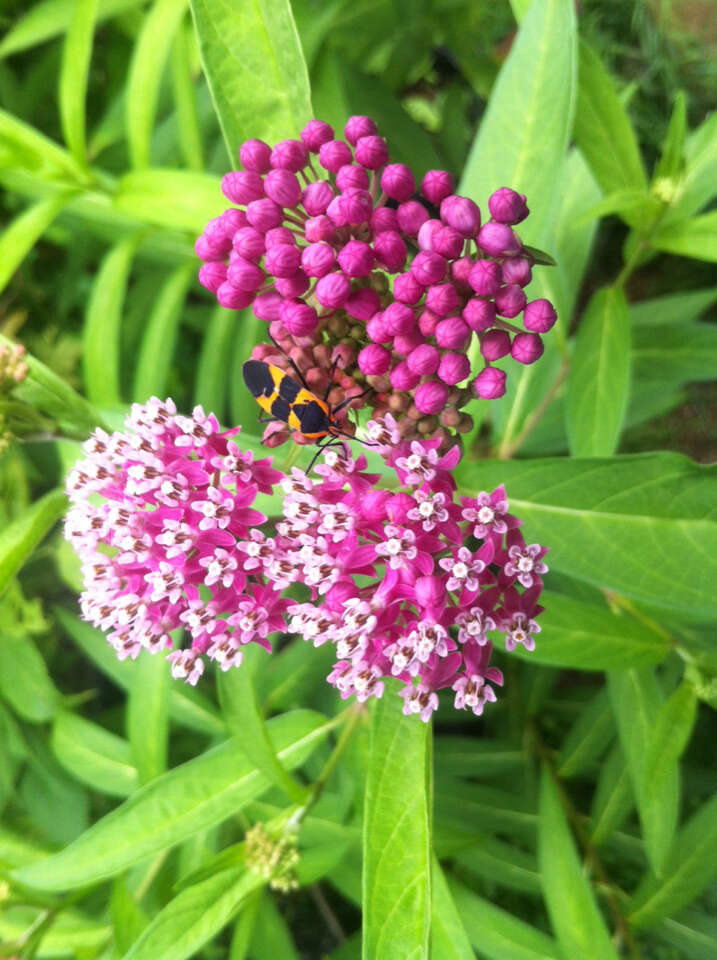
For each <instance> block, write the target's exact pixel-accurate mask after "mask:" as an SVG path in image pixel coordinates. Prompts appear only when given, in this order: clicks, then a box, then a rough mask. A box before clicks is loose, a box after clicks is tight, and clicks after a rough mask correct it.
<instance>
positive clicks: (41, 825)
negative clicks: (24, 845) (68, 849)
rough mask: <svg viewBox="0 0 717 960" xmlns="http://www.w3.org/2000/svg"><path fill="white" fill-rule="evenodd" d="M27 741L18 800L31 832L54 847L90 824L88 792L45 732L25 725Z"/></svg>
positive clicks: (66, 842)
mask: <svg viewBox="0 0 717 960" xmlns="http://www.w3.org/2000/svg"><path fill="white" fill-rule="evenodd" d="M25 736H26V738H27V740H28V743H29V745H30V753H29V755H28V759H27V767H26V770H25V774H24V775H23V778H22V780H21V781H20V789H19V791H18V795H17V802H18V804H19V805H20V806H21V808H22V810H23V814H24V816H25V817H27V820H28V822H30V823H32V826H33V834H34V836H40V837H41V838H43V839H44V840H46V841H48V842H49V843H50V844H51V845H52V846H53V847H57V846H64V845H65V844H68V843H71V842H72V841H73V840H75V839H76V838H77V837H79V836H80V835H81V834H83V833H84V831H85V830H87V827H88V825H89V819H90V818H89V806H90V804H89V795H88V793H87V790H86V789H85V787H84V786H82V785H81V784H79V783H78V782H77V781H76V780H74V779H73V778H72V777H70V776H68V775H67V774H66V773H65V771H64V770H63V769H62V767H61V766H60V765H59V763H58V762H57V760H56V759H55V756H54V754H53V753H52V752H51V750H50V747H49V745H48V744H47V742H46V738H45V736H44V735H42V736H41V735H40V734H39V733H38V734H35V731H34V730H30V729H28V728H27V727H26V728H25Z"/></svg>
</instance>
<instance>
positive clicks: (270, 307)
mask: <svg viewBox="0 0 717 960" xmlns="http://www.w3.org/2000/svg"><path fill="white" fill-rule="evenodd" d="M283 299H284V298H283V297H282V296H281V295H280V294H278V293H275V292H274V291H273V290H269V291H267V292H266V293H260V294H259V296H258V297H256V298H255V299H254V302H253V303H252V309H253V311H254V315H255V316H256V317H258V318H259V320H264V321H265V322H266V323H273V322H274V321H275V320H278V319H279V307H280V306H281V304H282V303H283Z"/></svg>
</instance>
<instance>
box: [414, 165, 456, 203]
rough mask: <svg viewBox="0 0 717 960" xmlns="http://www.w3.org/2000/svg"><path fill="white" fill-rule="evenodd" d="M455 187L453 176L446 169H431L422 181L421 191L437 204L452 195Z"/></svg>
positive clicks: (431, 201) (429, 200)
mask: <svg viewBox="0 0 717 960" xmlns="http://www.w3.org/2000/svg"><path fill="white" fill-rule="evenodd" d="M453 189H454V188H453V177H452V176H451V175H450V173H448V171H446V170H429V171H428V173H427V174H426V175H425V177H424V178H423V180H422V181H421V193H422V194H423V196H424V197H425V198H426V200H428V202H429V203H432V204H434V205H435V206H438V205H439V204H440V202H441V201H442V200H445V199H446V197H450V195H451V194H452V193H453Z"/></svg>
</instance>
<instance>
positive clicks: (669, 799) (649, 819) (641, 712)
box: [609, 669, 680, 875]
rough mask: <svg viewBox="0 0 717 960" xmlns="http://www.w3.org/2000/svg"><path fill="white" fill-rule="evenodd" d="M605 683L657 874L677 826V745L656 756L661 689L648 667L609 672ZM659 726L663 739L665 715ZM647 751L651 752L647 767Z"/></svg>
mask: <svg viewBox="0 0 717 960" xmlns="http://www.w3.org/2000/svg"><path fill="white" fill-rule="evenodd" d="M609 689H610V699H611V701H612V705H613V710H614V712H615V719H616V720H617V728H618V732H619V734H620V743H621V744H622V749H623V753H624V754H625V759H626V760H627V769H628V772H629V774H630V780H631V783H632V788H633V793H634V796H635V800H636V802H637V810H638V813H639V814H640V823H641V825H642V835H643V837H644V841H645V851H646V853H647V856H648V859H649V861H650V864H651V866H652V869H653V871H654V872H655V873H656V874H657V875H660V874H661V873H662V868H663V866H664V863H665V859H666V857H667V855H668V853H669V852H670V846H671V844H672V841H673V836H674V833H675V829H676V827H677V817H678V809H679V801H680V776H679V768H678V765H677V756H676V748H677V747H678V746H679V742H678V740H675V741H673V742H671V743H667V744H666V746H669V747H671V749H670V751H669V755H668V756H667V757H665V761H664V763H661V762H660V761H659V758H656V757H655V755H654V752H653V748H652V744H653V742H654V740H653V738H654V730H655V727H656V724H657V723H658V718H659V717H660V715H661V710H660V708H661V705H662V703H661V701H662V695H661V693H660V689H659V687H658V684H657V680H656V679H655V675H654V673H653V671H651V670H647V669H645V670H639V671H638V670H625V671H620V672H619V673H618V672H614V673H612V674H611V675H610V677H609ZM663 717H664V714H663ZM660 729H661V730H662V731H663V733H662V739H663V742H664V741H665V740H667V731H664V721H663V724H660ZM678 739H679V738H678ZM648 756H650V757H651V765H650V768H648ZM650 771H652V772H656V771H657V772H659V779H657V780H655V781H654V782H653V781H651V780H650Z"/></svg>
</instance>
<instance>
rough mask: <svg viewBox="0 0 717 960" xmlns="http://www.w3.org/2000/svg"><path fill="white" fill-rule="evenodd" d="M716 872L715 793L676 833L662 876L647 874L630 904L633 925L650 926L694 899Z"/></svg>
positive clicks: (716, 808)
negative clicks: (659, 877)
mask: <svg viewBox="0 0 717 960" xmlns="http://www.w3.org/2000/svg"><path fill="white" fill-rule="evenodd" d="M716 875H717V795H714V796H712V797H711V798H710V799H709V800H708V801H707V803H705V804H703V805H702V806H701V807H700V808H699V810H698V811H697V812H696V813H695V814H694V815H693V816H692V817H691V818H690V819H689V820H688V821H687V823H686V824H685V826H684V827H683V828H682V829H681V830H680V831H679V832H678V833H677V836H676V837H675V842H674V844H673V845H672V849H671V851H670V855H669V857H668V858H667V862H666V863H665V866H664V869H663V874H662V879H658V878H657V877H655V876H651V875H648V876H646V877H645V878H644V880H643V881H642V882H641V883H640V885H639V887H638V888H637V890H636V892H635V895H634V896H633V898H632V901H631V903H630V910H629V913H628V920H629V921H630V923H631V924H632V925H633V926H634V927H636V928H642V927H651V926H654V924H655V923H657V922H658V921H659V920H662V919H663V918H665V917H670V916H672V915H673V914H674V913H676V912H677V911H678V910H680V909H681V908H682V907H684V906H686V905H687V904H688V903H691V902H692V901H693V900H695V899H696V898H697V897H698V896H699V895H700V894H701V893H702V892H703V891H704V890H705V889H706V887H707V886H708V884H710V883H711V882H712V880H713V879H714V878H715V876H716Z"/></svg>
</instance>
